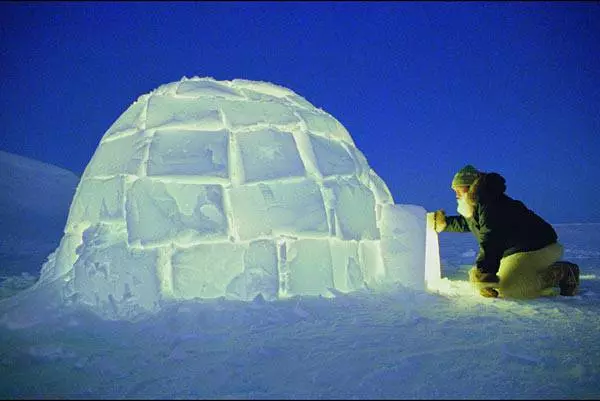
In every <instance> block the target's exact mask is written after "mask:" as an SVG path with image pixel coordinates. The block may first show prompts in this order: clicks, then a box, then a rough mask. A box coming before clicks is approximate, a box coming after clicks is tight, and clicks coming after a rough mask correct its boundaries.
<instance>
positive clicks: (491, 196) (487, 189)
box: [469, 173, 506, 203]
mask: <svg viewBox="0 0 600 401" xmlns="http://www.w3.org/2000/svg"><path fill="white" fill-rule="evenodd" d="M504 191H506V180H505V179H504V177H502V176H501V175H500V174H498V173H480V175H479V177H478V178H477V179H476V180H475V182H473V184H471V187H470V188H469V199H470V200H471V201H472V202H473V203H486V202H491V201H494V200H497V199H498V198H500V197H501V196H502V195H503V194H504Z"/></svg>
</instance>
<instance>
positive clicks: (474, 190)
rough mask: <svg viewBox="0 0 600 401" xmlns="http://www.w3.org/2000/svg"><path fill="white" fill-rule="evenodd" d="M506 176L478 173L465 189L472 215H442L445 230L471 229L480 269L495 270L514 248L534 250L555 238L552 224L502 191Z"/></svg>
mask: <svg viewBox="0 0 600 401" xmlns="http://www.w3.org/2000/svg"><path fill="white" fill-rule="evenodd" d="M505 183H506V180H505V179H504V177H502V176H501V175H500V174H497V173H482V174H481V175H480V177H479V178H478V179H477V180H475V182H474V183H473V184H472V185H471V187H470V189H469V194H468V198H469V199H470V201H471V203H474V205H475V206H474V211H473V217H471V218H468V219H467V218H465V217H463V216H446V224H447V225H446V228H445V229H444V231H448V232H467V231H471V232H472V233H473V235H475V238H476V239H477V242H478V243H479V254H478V255H477V259H476V261H475V265H476V267H477V269H478V270H479V271H480V272H481V273H486V274H496V273H497V272H498V269H499V267H500V259H502V258H503V257H505V256H508V255H512V254H514V253H517V252H528V251H535V250H538V249H541V248H544V247H546V246H548V245H550V244H552V243H554V242H556V241H557V236H556V232H555V231H554V228H552V226H551V225H550V224H548V223H547V222H546V221H544V220H543V219H542V218H541V217H540V216H538V215H537V214H535V213H534V212H532V211H531V210H529V209H528V208H527V207H526V206H525V205H524V204H523V203H522V202H521V201H518V200H515V199H512V198H510V197H509V196H507V195H506V194H504V191H506V184H505Z"/></svg>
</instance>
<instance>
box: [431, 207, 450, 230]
mask: <svg viewBox="0 0 600 401" xmlns="http://www.w3.org/2000/svg"><path fill="white" fill-rule="evenodd" d="M427 224H429V225H430V227H431V228H433V229H434V230H435V232H437V233H440V232H442V231H444V229H445V228H446V213H445V212H444V210H443V209H440V210H436V211H435V212H429V213H427Z"/></svg>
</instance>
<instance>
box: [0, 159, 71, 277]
mask: <svg viewBox="0 0 600 401" xmlns="http://www.w3.org/2000/svg"><path fill="white" fill-rule="evenodd" d="M78 183H79V177H77V176H76V175H75V174H74V173H72V172H70V171H68V170H64V169H62V168H60V167H57V166H54V165H51V164H47V163H42V162H40V161H37V160H33V159H30V158H27V157H23V156H19V155H16V154H12V153H8V152H4V151H0V222H1V223H2V224H1V228H0V238H1V240H0V274H2V275H19V274H21V273H24V272H25V273H29V274H34V275H36V276H37V275H39V273H40V267H41V266H42V264H43V263H44V261H45V259H46V257H47V256H48V253H50V252H52V250H54V249H56V246H57V245H58V243H59V240H60V238H61V237H62V235H63V229H64V227H65V221H66V219H67V216H68V213H69V205H70V204H71V200H72V199H73V195H74V194H75V189H76V188H77V184H78ZM40 194H41V195H42V196H40Z"/></svg>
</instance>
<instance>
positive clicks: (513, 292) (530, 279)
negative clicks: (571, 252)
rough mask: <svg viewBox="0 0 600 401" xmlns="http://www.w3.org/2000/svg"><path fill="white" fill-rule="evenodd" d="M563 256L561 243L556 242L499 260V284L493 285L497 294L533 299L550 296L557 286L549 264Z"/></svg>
mask: <svg viewBox="0 0 600 401" xmlns="http://www.w3.org/2000/svg"><path fill="white" fill-rule="evenodd" d="M562 255H563V246H562V245H561V244H559V243H557V242H555V243H554V244H551V245H548V246H547V247H545V248H542V249H538V250H537V251H531V252H519V253H515V254H512V255H509V256H506V257H504V258H502V259H501V260H500V269H499V270H498V277H499V278H500V283H498V284H496V285H494V286H493V287H494V288H496V290H498V293H499V295H500V296H501V297H506V298H537V297H539V296H543V295H550V294H551V293H552V292H553V290H552V287H555V286H557V285H558V284H557V283H556V282H555V281H556V275H555V274H554V273H553V271H552V270H551V269H550V265H551V264H553V263H554V262H556V261H558V260H559V259H560V258H561V257H562Z"/></svg>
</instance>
